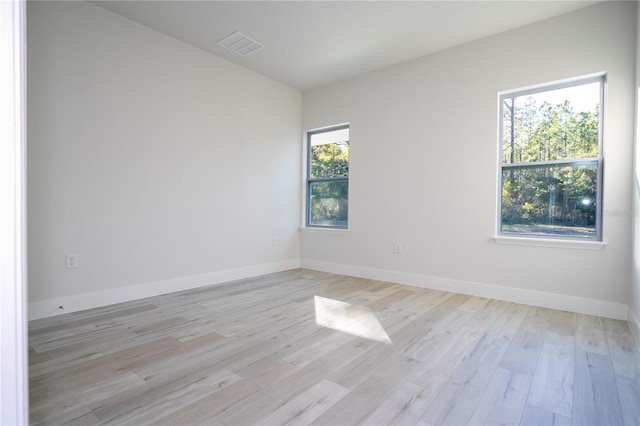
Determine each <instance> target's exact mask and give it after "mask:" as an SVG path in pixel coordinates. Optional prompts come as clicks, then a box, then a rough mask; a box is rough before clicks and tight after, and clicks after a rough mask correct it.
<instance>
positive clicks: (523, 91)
mask: <svg viewBox="0 0 640 426" xmlns="http://www.w3.org/2000/svg"><path fill="white" fill-rule="evenodd" d="M606 77H607V76H606V74H605V73H598V74H592V75H587V76H582V77H577V78H572V79H568V80H562V81H557V82H553V83H546V84H540V85H536V86H530V87H526V88H520V89H514V90H508V91H503V92H500V93H498V179H497V183H498V188H497V210H496V216H497V221H496V234H495V235H496V237H494V239H495V240H496V242H498V243H506V244H517V245H536V246H538V245H547V244H545V241H546V242H549V244H548V245H550V246H555V247H567V248H578V247H579V248H594V249H598V248H600V247H602V246H603V245H604V242H603V229H602V216H603V212H604V208H603V177H604V173H603V165H604V155H603V152H604V150H603V145H604V143H603V139H604V138H603V135H604V120H605V109H606V108H605V93H606V83H607V78H606ZM594 82H600V83H601V88H600V112H599V113H600V117H599V123H598V126H599V127H598V156H597V157H589V158H580V159H562V160H558V161H546V162H526V163H525V162H523V163H504V162H503V149H504V148H503V143H504V123H503V118H504V108H505V100H506V99H510V98H514V97H521V96H527V95H532V94H536V93H541V92H548V91H553V90H559V89H565V88H569V87H575V86H581V85H585V84H589V83H594ZM594 162H595V163H597V171H596V180H597V181H596V220H595V236H594V237H574V236H571V235H551V234H545V235H538V234H532V233H524V232H523V233H515V232H502V200H503V195H502V188H503V184H504V182H503V170H505V169H510V168H511V169H515V170H517V169H519V168H526V167H544V166H547V167H552V166H567V165H577V164H580V163H594ZM580 246H584V247H580Z"/></svg>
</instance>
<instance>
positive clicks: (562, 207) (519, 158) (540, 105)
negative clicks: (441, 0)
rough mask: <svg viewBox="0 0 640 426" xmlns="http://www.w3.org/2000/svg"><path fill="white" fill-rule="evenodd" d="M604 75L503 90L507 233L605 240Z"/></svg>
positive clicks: (503, 230)
mask: <svg viewBox="0 0 640 426" xmlns="http://www.w3.org/2000/svg"><path fill="white" fill-rule="evenodd" d="M603 99H604V76H598V77H590V78H585V79H581V80H575V81H570V82H565V83H559V84H553V85H548V86H545V87H540V88H536V89H528V90H521V91H516V92H510V93H505V94H502V95H500V122H501V125H500V150H501V159H500V168H501V173H500V206H499V210H498V211H499V221H498V222H499V223H498V229H499V233H500V234H502V235H521V236H545V237H555V238H573V239H575V238H579V239H591V240H601V239H602V225H601V224H602V219H601V218H602V214H601V213H602V113H603Z"/></svg>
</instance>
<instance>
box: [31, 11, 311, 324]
mask: <svg viewBox="0 0 640 426" xmlns="http://www.w3.org/2000/svg"><path fill="white" fill-rule="evenodd" d="M27 36H28V224H29V239H28V247H29V253H28V254H29V301H30V308H31V318H34V317H41V316H48V315H51V314H53V313H56V311H55V308H57V307H58V305H59V304H63V303H64V304H65V310H66V311H67V312H68V311H73V310H77V309H82V308H87V307H90V306H91V305H99V304H107V303H113V302H116V301H119V300H126V299H130V298H134V297H142V296H146V295H150V294H154V293H161V292H166V291H171V290H175V289H179V288H185V287H190V286H196V285H203V284H208V283H214V282H216V281H223V280H227V279H233V278H238V277H242V276H248V275H253V274H259V273H264V272H270V271H274V270H282V269H288V268H291V267H295V266H297V264H298V262H299V261H298V259H299V240H298V232H297V226H298V225H299V217H300V205H301V201H300V194H299V192H300V190H299V188H300V182H299V176H300V155H301V147H300V134H301V128H300V107H301V94H300V92H299V91H297V90H294V89H292V88H290V87H287V86H284V85H282V84H280V83H277V82H274V81H272V80H270V79H267V78H265V77H263V76H260V75H258V74H255V73H253V72H251V71H248V70H246V69H244V68H242V67H239V66H236V65H233V64H231V63H229V62H226V61H224V60H222V59H219V58H217V57H215V56H213V55H211V54H209V53H206V52H204V51H201V50H199V49H196V48H194V47H191V46H188V45H186V44H184V43H182V42H179V41H177V40H175V39H172V38H170V37H167V36H164V35H162V34H160V33H158V32H155V31H153V30H151V29H148V28H146V27H143V26H140V25H138V24H135V23H133V22H131V21H129V20H126V19H124V18H122V17H119V16H117V15H114V14H112V13H110V12H107V11H105V10H103V9H101V8H98V7H95V6H93V5H90V4H88V3H84V2H68V3H66V2H43V3H38V2H29V4H28V35H27ZM272 236H277V237H278V238H279V244H278V245H277V246H275V247H274V246H272ZM66 254H77V255H78V256H79V268H77V269H66V268H65V255H66Z"/></svg>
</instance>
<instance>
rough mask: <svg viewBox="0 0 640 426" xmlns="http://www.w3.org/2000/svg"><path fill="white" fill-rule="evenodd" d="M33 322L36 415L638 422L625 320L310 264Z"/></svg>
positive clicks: (639, 397)
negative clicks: (362, 276)
mask: <svg viewBox="0 0 640 426" xmlns="http://www.w3.org/2000/svg"><path fill="white" fill-rule="evenodd" d="M29 330H30V396H31V410H30V411H31V421H32V423H33V424H51V425H57V424H74V425H93V424H112V425H115V424H117V425H120V424H125V425H144V424H153V425H192V424H209V425H235V424H247V425H248V424H260V425H276V424H277V425H280V424H295V425H304V424H314V425H355V424H366V425H386V424H402V425H404V424H407V425H410V424H417V425H427V424H429V425H440V424H455V425H463V424H473V425H485V424H486V425H493V424H518V423H520V424H526V425H544V424H549V425H551V424H558V425H564V424H566V425H569V424H574V425H604V424H615V425H623V424H626V425H638V424H640V352H639V351H638V347H636V345H635V343H634V341H633V337H632V335H631V333H630V331H629V328H628V324H627V323H625V322H623V321H615V320H610V319H604V318H600V317H593V316H588V315H579V314H573V313H568V312H561V311H554V310H550V309H543V308H535V307H531V306H526V305H519V304H515V303H508V302H500V301H496V300H491V299H484V298H480V297H471V296H465V295H459V294H454V293H447V292H442V291H435V290H426V289H420V288H415V287H407V286H402V285H397V284H389V283H384V282H378V281H372V280H365V279H357V278H350V277H344V276H339V275H332V274H327V273H320V272H314V271H308V270H301V269H300V270H294V271H288V272H282V273H277V274H272V275H267V276H264V277H259V278H253V279H247V280H242V281H237V282H234V283H229V284H225V285H221V286H214V287H209V288H204V289H197V290H192V291H185V292H181V293H175V294H170V295H166V296H160V297H154V298H149V299H144V300H140V301H135V302H130V303H125V304H119V305H114V306H109V307H105V308H99V309H94V310H90V311H84V312H79V313H75V314H67V315H64V316H58V317H54V318H48V319H43V320H38V321H33V322H31V323H30V324H29Z"/></svg>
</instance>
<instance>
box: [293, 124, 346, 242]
mask: <svg viewBox="0 0 640 426" xmlns="http://www.w3.org/2000/svg"><path fill="white" fill-rule="evenodd" d="M344 129H349V163H351V124H350V123H343V124H337V125H335V126H329V127H322V128H318V129H313V130H309V131H307V141H306V143H307V151H306V153H307V158H306V161H307V164H306V168H305V169H306V171H305V206H306V212H305V215H304V216H305V223H304V226H305V228H312V229H335V230H347V229H349V216H348V215H349V214H348V212H347V224H346V226H336V225H313V224H311V185H312V184H313V183H314V182H332V181H337V182H339V181H343V182H345V181H346V182H347V187H348V186H349V176H347V177H342V176H340V177H329V178H312V177H311V137H312V136H313V135H317V134H320V133H327V132H333V131H336V130H344ZM348 204H349V196H348V195H347V205H348Z"/></svg>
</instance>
